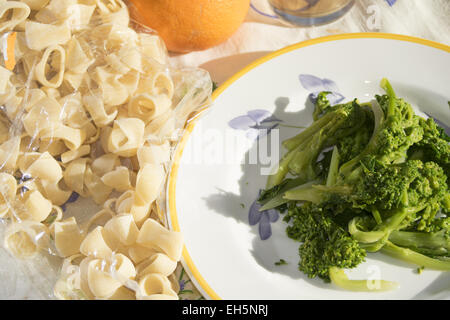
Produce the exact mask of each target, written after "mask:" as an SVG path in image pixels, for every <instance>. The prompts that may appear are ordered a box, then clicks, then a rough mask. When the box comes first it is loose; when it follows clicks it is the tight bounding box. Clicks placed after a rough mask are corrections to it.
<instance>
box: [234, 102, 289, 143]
mask: <svg viewBox="0 0 450 320" xmlns="http://www.w3.org/2000/svg"><path fill="white" fill-rule="evenodd" d="M281 122H282V121H281V120H279V119H277V118H276V117H274V116H273V115H272V114H271V113H270V112H269V111H267V110H262V109H254V110H250V111H248V112H247V114H245V115H242V116H238V117H236V118H233V119H231V120H230V121H229V122H228V125H229V126H230V127H231V128H233V129H236V130H244V131H246V136H247V138H249V139H251V140H255V139H258V138H260V137H263V136H265V135H268V134H269V133H270V131H271V130H272V129H273V128H275V127H277V126H278V125H279V123H281Z"/></svg>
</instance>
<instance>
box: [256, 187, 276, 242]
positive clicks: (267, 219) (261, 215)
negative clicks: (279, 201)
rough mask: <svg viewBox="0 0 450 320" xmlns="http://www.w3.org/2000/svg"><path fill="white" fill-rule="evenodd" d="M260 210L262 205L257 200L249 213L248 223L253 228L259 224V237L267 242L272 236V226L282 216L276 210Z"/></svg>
mask: <svg viewBox="0 0 450 320" xmlns="http://www.w3.org/2000/svg"><path fill="white" fill-rule="evenodd" d="M260 193H261V191H260ZM260 208H261V204H260V203H259V202H258V200H255V201H254V202H253V203H252V205H251V206H250V210H249V211H248V223H249V224H250V225H251V226H254V225H257V224H258V233H259V237H260V238H261V240H266V239H269V238H270V236H271V235H272V227H271V225H270V224H271V223H274V222H276V221H277V220H278V218H279V217H280V214H279V213H278V211H277V210H275V209H270V210H265V211H259V209H260Z"/></svg>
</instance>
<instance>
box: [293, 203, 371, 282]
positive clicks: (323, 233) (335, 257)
mask: <svg viewBox="0 0 450 320" xmlns="http://www.w3.org/2000/svg"><path fill="white" fill-rule="evenodd" d="M285 220H286V221H291V223H292V224H291V225H290V226H288V227H287V234H288V236H289V237H290V238H292V239H295V240H297V241H300V242H302V244H301V245H300V248H299V254H300V262H299V270H300V271H302V272H304V273H305V274H306V275H308V277H310V278H314V277H316V276H317V277H319V278H322V279H324V280H325V281H328V282H329V281H330V275H329V269H330V268H331V267H337V268H346V269H350V268H354V267H356V266H357V265H359V264H360V263H361V262H363V261H364V259H365V257H366V252H365V250H364V249H362V248H361V247H360V246H359V244H358V242H357V241H356V240H354V239H352V237H351V236H350V235H349V234H348V232H347V231H346V230H344V229H343V228H342V227H341V226H339V225H338V224H336V223H335V222H334V221H333V219H332V218H331V217H330V216H329V213H327V212H325V211H324V210H322V208H321V207H319V206H316V205H314V204H312V203H305V204H303V205H302V206H296V205H295V204H292V205H290V207H289V209H288V213H287V215H286V217H285Z"/></svg>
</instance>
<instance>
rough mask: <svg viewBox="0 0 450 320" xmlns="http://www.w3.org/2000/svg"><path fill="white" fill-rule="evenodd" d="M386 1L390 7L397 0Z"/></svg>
mask: <svg viewBox="0 0 450 320" xmlns="http://www.w3.org/2000/svg"><path fill="white" fill-rule="evenodd" d="M386 2H387V3H388V5H389V6H390V7H392V6H393V5H394V4H395V3H396V2H397V0H386Z"/></svg>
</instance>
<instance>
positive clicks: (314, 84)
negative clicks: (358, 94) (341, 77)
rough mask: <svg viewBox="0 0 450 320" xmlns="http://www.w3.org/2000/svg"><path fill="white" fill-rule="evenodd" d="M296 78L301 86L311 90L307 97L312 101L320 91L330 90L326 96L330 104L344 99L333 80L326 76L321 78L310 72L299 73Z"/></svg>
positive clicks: (314, 100) (313, 101)
mask: <svg viewBox="0 0 450 320" xmlns="http://www.w3.org/2000/svg"><path fill="white" fill-rule="evenodd" d="M298 78H299V80H300V84H301V85H302V87H303V88H304V89H306V90H308V91H309V92H311V93H310V94H309V96H308V98H309V100H310V101H311V102H312V103H315V102H316V99H317V96H318V95H319V93H320V92H322V91H329V92H330V94H329V95H327V98H328V101H330V104H331V105H335V104H338V103H340V102H342V101H343V100H344V99H345V97H344V96H343V95H342V94H341V93H339V88H338V86H337V85H336V83H335V82H334V81H333V80H330V79H326V78H323V79H321V78H319V77H316V76H313V75H311V74H300V75H299V76H298Z"/></svg>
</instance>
